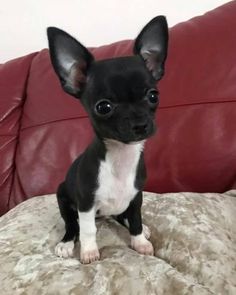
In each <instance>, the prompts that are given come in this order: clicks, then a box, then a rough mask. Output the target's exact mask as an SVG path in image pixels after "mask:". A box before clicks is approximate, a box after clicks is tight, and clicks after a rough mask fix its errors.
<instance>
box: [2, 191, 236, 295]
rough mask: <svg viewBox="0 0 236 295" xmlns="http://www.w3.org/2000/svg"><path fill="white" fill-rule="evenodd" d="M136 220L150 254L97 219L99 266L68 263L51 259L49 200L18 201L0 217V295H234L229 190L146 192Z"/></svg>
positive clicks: (54, 238) (235, 213)
mask: <svg viewBox="0 0 236 295" xmlns="http://www.w3.org/2000/svg"><path fill="white" fill-rule="evenodd" d="M143 216H144V223H146V224H147V225H148V226H149V227H150V229H151V232H152V236H151V240H152V242H153V244H154V247H155V257H150V256H142V255H139V254H138V253H136V252H135V251H133V250H132V249H130V248H129V234H128V232H127V230H126V229H125V228H123V227H122V226H121V225H119V224H117V223H116V222H115V221H114V220H112V219H99V220H98V221H97V225H98V234H97V235H98V245H99V248H100V251H101V261H99V262H95V263H93V264H90V265H82V264H80V262H79V260H78V249H77V250H76V251H75V257H74V258H70V259H62V258H58V257H56V256H55V255H54V247H55V245H56V243H57V242H58V241H59V240H60V238H61V237H62V235H63V233H64V225H63V221H62V219H61V217H60V215H59V211H58V207H57V203H56V198H55V195H49V196H42V197H35V198H33V199H30V200H28V201H26V202H24V203H22V204H20V205H19V206H17V207H16V208H14V209H13V210H11V211H10V212H8V213H7V214H6V215H5V216H3V217H1V218H0V288H1V289H0V294H1V295H8V294H9V295H18V294H19V295H20V294H22V295H26V294H29V295H37V294H40V295H46V294H47V295H50V294H51V295H57V294H58V295H60V294H62V295H67V294H70V295H76V294H79V295H86V294H89V295H90V294H91V295H93V294H96V295H104V294H105V295H107V294H114V295H115V294H122V295H126V294H127V295H132V294H134V295H138V294H142V295H146V294H147V295H150V294H158V295H162V294H167V295H184V294H197V295H201V294H222V295H227V294H230V295H235V294H236V226H235V225H236V191H230V192H227V193H225V194H194V193H176V194H163V195H158V194H152V193H145V198H144V205H143ZM77 248H78V247H77Z"/></svg>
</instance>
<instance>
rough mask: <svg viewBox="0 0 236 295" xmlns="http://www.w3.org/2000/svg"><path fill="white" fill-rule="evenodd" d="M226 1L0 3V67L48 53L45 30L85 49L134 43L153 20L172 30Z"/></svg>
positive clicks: (7, 0)
mask: <svg viewBox="0 0 236 295" xmlns="http://www.w3.org/2000/svg"><path fill="white" fill-rule="evenodd" d="M226 2H228V1H224V0H178V1H174V0H0V36H1V38H0V63H1V62H4V61H7V60H9V59H12V58H15V57H18V56H21V55H25V54H27V53H30V52H33V51H38V50H40V49H42V48H44V47H47V40H46V34H45V30H46V27H47V26H58V27H60V28H62V29H64V30H67V31H68V32H69V33H70V34H72V35H74V36H75V37H77V38H78V39H79V40H80V41H81V42H82V43H83V44H85V45H87V46H97V45H102V44H106V43H110V42H114V41H118V40H122V39H129V38H135V36H136V34H137V33H138V31H139V30H140V29H141V28H142V26H143V25H145V23H146V22H148V21H149V20H150V19H151V18H152V17H154V16H156V15H158V14H164V15H166V16H167V18H168V22H169V25H170V26H173V25H174V24H176V23H178V22H180V21H184V20H187V19H189V18H191V17H193V16H195V15H199V14H202V13H204V12H206V11H208V10H210V9H213V8H215V7H217V6H219V5H221V4H223V3H226Z"/></svg>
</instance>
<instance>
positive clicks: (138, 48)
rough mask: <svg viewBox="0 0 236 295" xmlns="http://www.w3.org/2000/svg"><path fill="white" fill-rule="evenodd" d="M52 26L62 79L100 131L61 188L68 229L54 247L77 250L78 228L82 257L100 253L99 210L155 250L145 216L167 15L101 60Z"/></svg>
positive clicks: (135, 244)
mask: <svg viewBox="0 0 236 295" xmlns="http://www.w3.org/2000/svg"><path fill="white" fill-rule="evenodd" d="M47 33H48V40H49V49H50V56H51V61H52V65H53V67H54V70H55V72H56V74H57V75H58V77H59V79H60V82H61V85H62V87H63V89H64V91H65V92H67V93H69V94H71V95H72V96H74V97H76V98H80V101H81V103H82V104H83V106H84V108H85V110H86V111H87V113H88V115H89V118H90V120H91V124H92V126H93V128H94V131H95V135H96V136H95V138H94V140H93V142H92V143H91V144H90V145H89V146H88V147H87V149H86V150H85V152H84V153H83V154H82V155H80V156H79V157H78V158H77V159H76V160H75V161H74V163H73V164H72V165H71V167H70V169H69V171H68V173H67V175H66V178H65V181H64V182H63V183H61V184H60V186H59V188H58V192H57V200H58V204H59V208H60V212H61V216H62V218H63V219H64V221H65V229H66V233H65V235H64V237H63V239H62V241H61V242H60V243H59V244H58V245H57V246H56V249H55V252H56V254H57V255H58V256H61V257H68V256H71V255H72V254H73V249H74V243H75V242H76V240H77V238H78V236H79V240H80V260H81V262H82V263H90V262H93V261H95V260H97V259H99V250H98V246H97V243H96V224H95V217H96V215H101V216H103V215H112V216H114V217H115V218H116V219H117V220H118V221H119V222H120V223H122V224H126V226H127V227H128V228H129V231H130V235H131V247H132V248H133V249H134V250H136V251H137V252H139V253H141V254H147V255H153V253H154V251H153V246H152V244H151V242H150V241H148V239H147V236H148V233H147V232H146V233H145V232H144V230H143V225H142V217H141V206H142V190H143V188H144V182H145V177H146V171H145V165H144V159H143V148H144V143H145V140H146V139H147V138H148V137H150V136H151V135H153V133H154V132H155V129H156V127H155V111H156V109H157V107H158V103H159V98H158V90H157V89H156V83H157V81H159V80H160V79H161V78H162V76H163V74H164V64H165V60H166V57H167V47H168V27H167V22H166V19H165V17H164V16H158V17H156V18H154V19H152V20H151V21H150V22H149V23H148V24H147V25H146V26H145V27H144V28H143V30H142V31H141V33H140V34H139V35H138V37H137V38H136V40H135V42H134V48H133V52H134V55H133V56H127V57H119V58H113V59H106V60H101V61H95V60H94V57H93V55H92V54H91V53H90V52H89V51H88V49H86V48H85V47H84V46H83V45H82V44H81V43H79V42H78V41H77V40H76V39H74V38H73V37H71V36H70V35H68V34H67V33H65V32H64V31H62V30H60V29H57V28H53V27H50V28H48V31H47ZM75 136H76V135H75ZM79 140H81V139H79ZM78 219H79V223H78Z"/></svg>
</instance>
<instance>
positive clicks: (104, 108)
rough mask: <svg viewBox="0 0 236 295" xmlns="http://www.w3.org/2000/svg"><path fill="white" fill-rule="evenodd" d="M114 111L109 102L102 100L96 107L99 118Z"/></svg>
mask: <svg viewBox="0 0 236 295" xmlns="http://www.w3.org/2000/svg"><path fill="white" fill-rule="evenodd" d="M112 111H113V105H112V103H111V102H110V101H109V100H100V101H98V102H97V103H96V105H95V113H96V114H97V115H99V116H106V115H109V114H111V113H112Z"/></svg>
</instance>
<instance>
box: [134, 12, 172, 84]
mask: <svg viewBox="0 0 236 295" xmlns="http://www.w3.org/2000/svg"><path fill="white" fill-rule="evenodd" d="M167 48H168V25H167V21H166V18H165V17H164V16H162V15H160V16H157V17H155V18H154V19H152V20H151V21H150V22H149V23H148V24H147V25H146V26H145V27H144V28H143V29H142V31H141V33H140V34H139V35H138V37H137V38H136V40H135V44H134V53H135V54H140V55H141V56H142V58H143V59H144V61H145V63H146V66H147V68H148V69H149V71H151V73H152V75H153V77H154V78H155V79H156V80H157V81H158V80H160V79H161V78H162V76H163V75H164V65H165V60H166V57H167Z"/></svg>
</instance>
